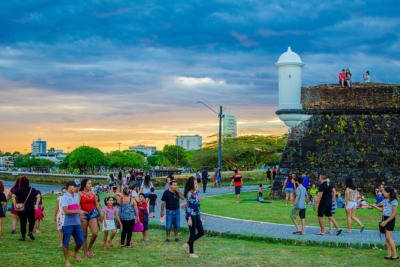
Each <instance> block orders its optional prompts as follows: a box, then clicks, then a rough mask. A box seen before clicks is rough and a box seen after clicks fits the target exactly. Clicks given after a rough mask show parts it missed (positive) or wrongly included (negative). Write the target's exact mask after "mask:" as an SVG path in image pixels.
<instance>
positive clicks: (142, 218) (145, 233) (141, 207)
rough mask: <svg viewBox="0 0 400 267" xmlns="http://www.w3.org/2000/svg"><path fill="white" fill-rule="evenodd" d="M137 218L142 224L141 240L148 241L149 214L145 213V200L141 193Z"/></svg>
mask: <svg viewBox="0 0 400 267" xmlns="http://www.w3.org/2000/svg"><path fill="white" fill-rule="evenodd" d="M138 209H139V220H140V222H141V223H142V224H143V242H147V241H149V231H148V230H149V214H148V213H147V202H146V198H145V195H144V194H143V193H140V194H139V203H138Z"/></svg>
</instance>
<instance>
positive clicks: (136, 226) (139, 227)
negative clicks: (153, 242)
mask: <svg viewBox="0 0 400 267" xmlns="http://www.w3.org/2000/svg"><path fill="white" fill-rule="evenodd" d="M143 230H144V227H143V223H141V222H140V221H137V222H135V224H134V225H133V229H132V232H135V233H141V232H143Z"/></svg>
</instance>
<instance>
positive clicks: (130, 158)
mask: <svg viewBox="0 0 400 267" xmlns="http://www.w3.org/2000/svg"><path fill="white" fill-rule="evenodd" d="M107 157H108V166H109V167H110V168H119V169H121V168H124V167H134V168H142V167H143V164H144V163H145V160H144V157H143V156H142V155H141V154H139V153H135V152H128V151H123V152H121V151H113V152H111V153H109V154H108V155H107Z"/></svg>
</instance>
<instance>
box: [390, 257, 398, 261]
mask: <svg viewBox="0 0 400 267" xmlns="http://www.w3.org/2000/svg"><path fill="white" fill-rule="evenodd" d="M390 259H391V260H392V261H393V260H398V259H399V256H397V257H396V258H394V257H390Z"/></svg>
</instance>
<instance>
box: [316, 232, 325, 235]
mask: <svg viewBox="0 0 400 267" xmlns="http://www.w3.org/2000/svg"><path fill="white" fill-rule="evenodd" d="M317 235H325V234H323V233H321V232H318V233H317Z"/></svg>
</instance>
